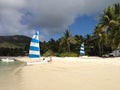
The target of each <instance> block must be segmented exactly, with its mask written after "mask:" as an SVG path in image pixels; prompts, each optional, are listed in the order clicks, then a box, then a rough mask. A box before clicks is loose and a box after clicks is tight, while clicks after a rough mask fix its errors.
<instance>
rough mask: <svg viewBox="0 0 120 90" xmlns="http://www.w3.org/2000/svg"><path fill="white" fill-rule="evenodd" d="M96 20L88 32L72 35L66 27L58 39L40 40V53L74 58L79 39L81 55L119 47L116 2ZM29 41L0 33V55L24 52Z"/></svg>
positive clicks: (119, 7) (119, 19)
mask: <svg viewBox="0 0 120 90" xmlns="http://www.w3.org/2000/svg"><path fill="white" fill-rule="evenodd" d="M98 21H99V22H98V24H96V26H95V28H94V32H93V34H91V35H86V36H85V37H83V36H81V35H74V36H72V35H71V33H70V30H66V31H65V32H64V33H63V36H62V37H61V38H59V39H58V40H54V39H53V38H51V39H50V40H49V41H48V42H46V41H44V42H40V49H41V50H40V52H41V55H42V56H49V55H55V56H60V57H65V56H70V57H73V56H74V57H77V56H79V51H80V46H81V44H82V42H84V44H85V52H86V53H85V54H86V55H89V56H102V55H103V54H107V53H110V52H111V51H113V50H115V49H118V48H119V49H120V4H119V3H117V4H113V5H112V6H108V7H106V8H105V9H104V10H103V12H102V14H101V15H99V17H98ZM29 43H30V38H29V37H25V36H18V35H16V36H11V37H10V36H8V37H2V36H1V37H0V55H1V56H3V55H4V56H5V55H6V56H7V55H11V56H18V55H26V54H27V53H28V50H29Z"/></svg>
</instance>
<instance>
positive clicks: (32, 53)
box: [29, 31, 40, 58]
mask: <svg viewBox="0 0 120 90" xmlns="http://www.w3.org/2000/svg"><path fill="white" fill-rule="evenodd" d="M39 57H40V48H39V32H38V31H36V33H35V35H33V37H32V40H31V43H30V48H29V58H39Z"/></svg>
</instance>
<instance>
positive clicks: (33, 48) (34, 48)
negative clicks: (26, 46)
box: [30, 46, 40, 51]
mask: <svg viewBox="0 0 120 90" xmlns="http://www.w3.org/2000/svg"><path fill="white" fill-rule="evenodd" d="M30 50H33V51H39V50H40V49H39V47H34V46H30Z"/></svg>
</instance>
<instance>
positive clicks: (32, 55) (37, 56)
mask: <svg viewBox="0 0 120 90" xmlns="http://www.w3.org/2000/svg"><path fill="white" fill-rule="evenodd" d="M39 57H40V55H35V54H29V58H39Z"/></svg>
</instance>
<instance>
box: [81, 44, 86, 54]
mask: <svg viewBox="0 0 120 90" xmlns="http://www.w3.org/2000/svg"><path fill="white" fill-rule="evenodd" d="M80 55H81V56H83V55H85V50H84V43H82V44H81V47H80Z"/></svg>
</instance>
